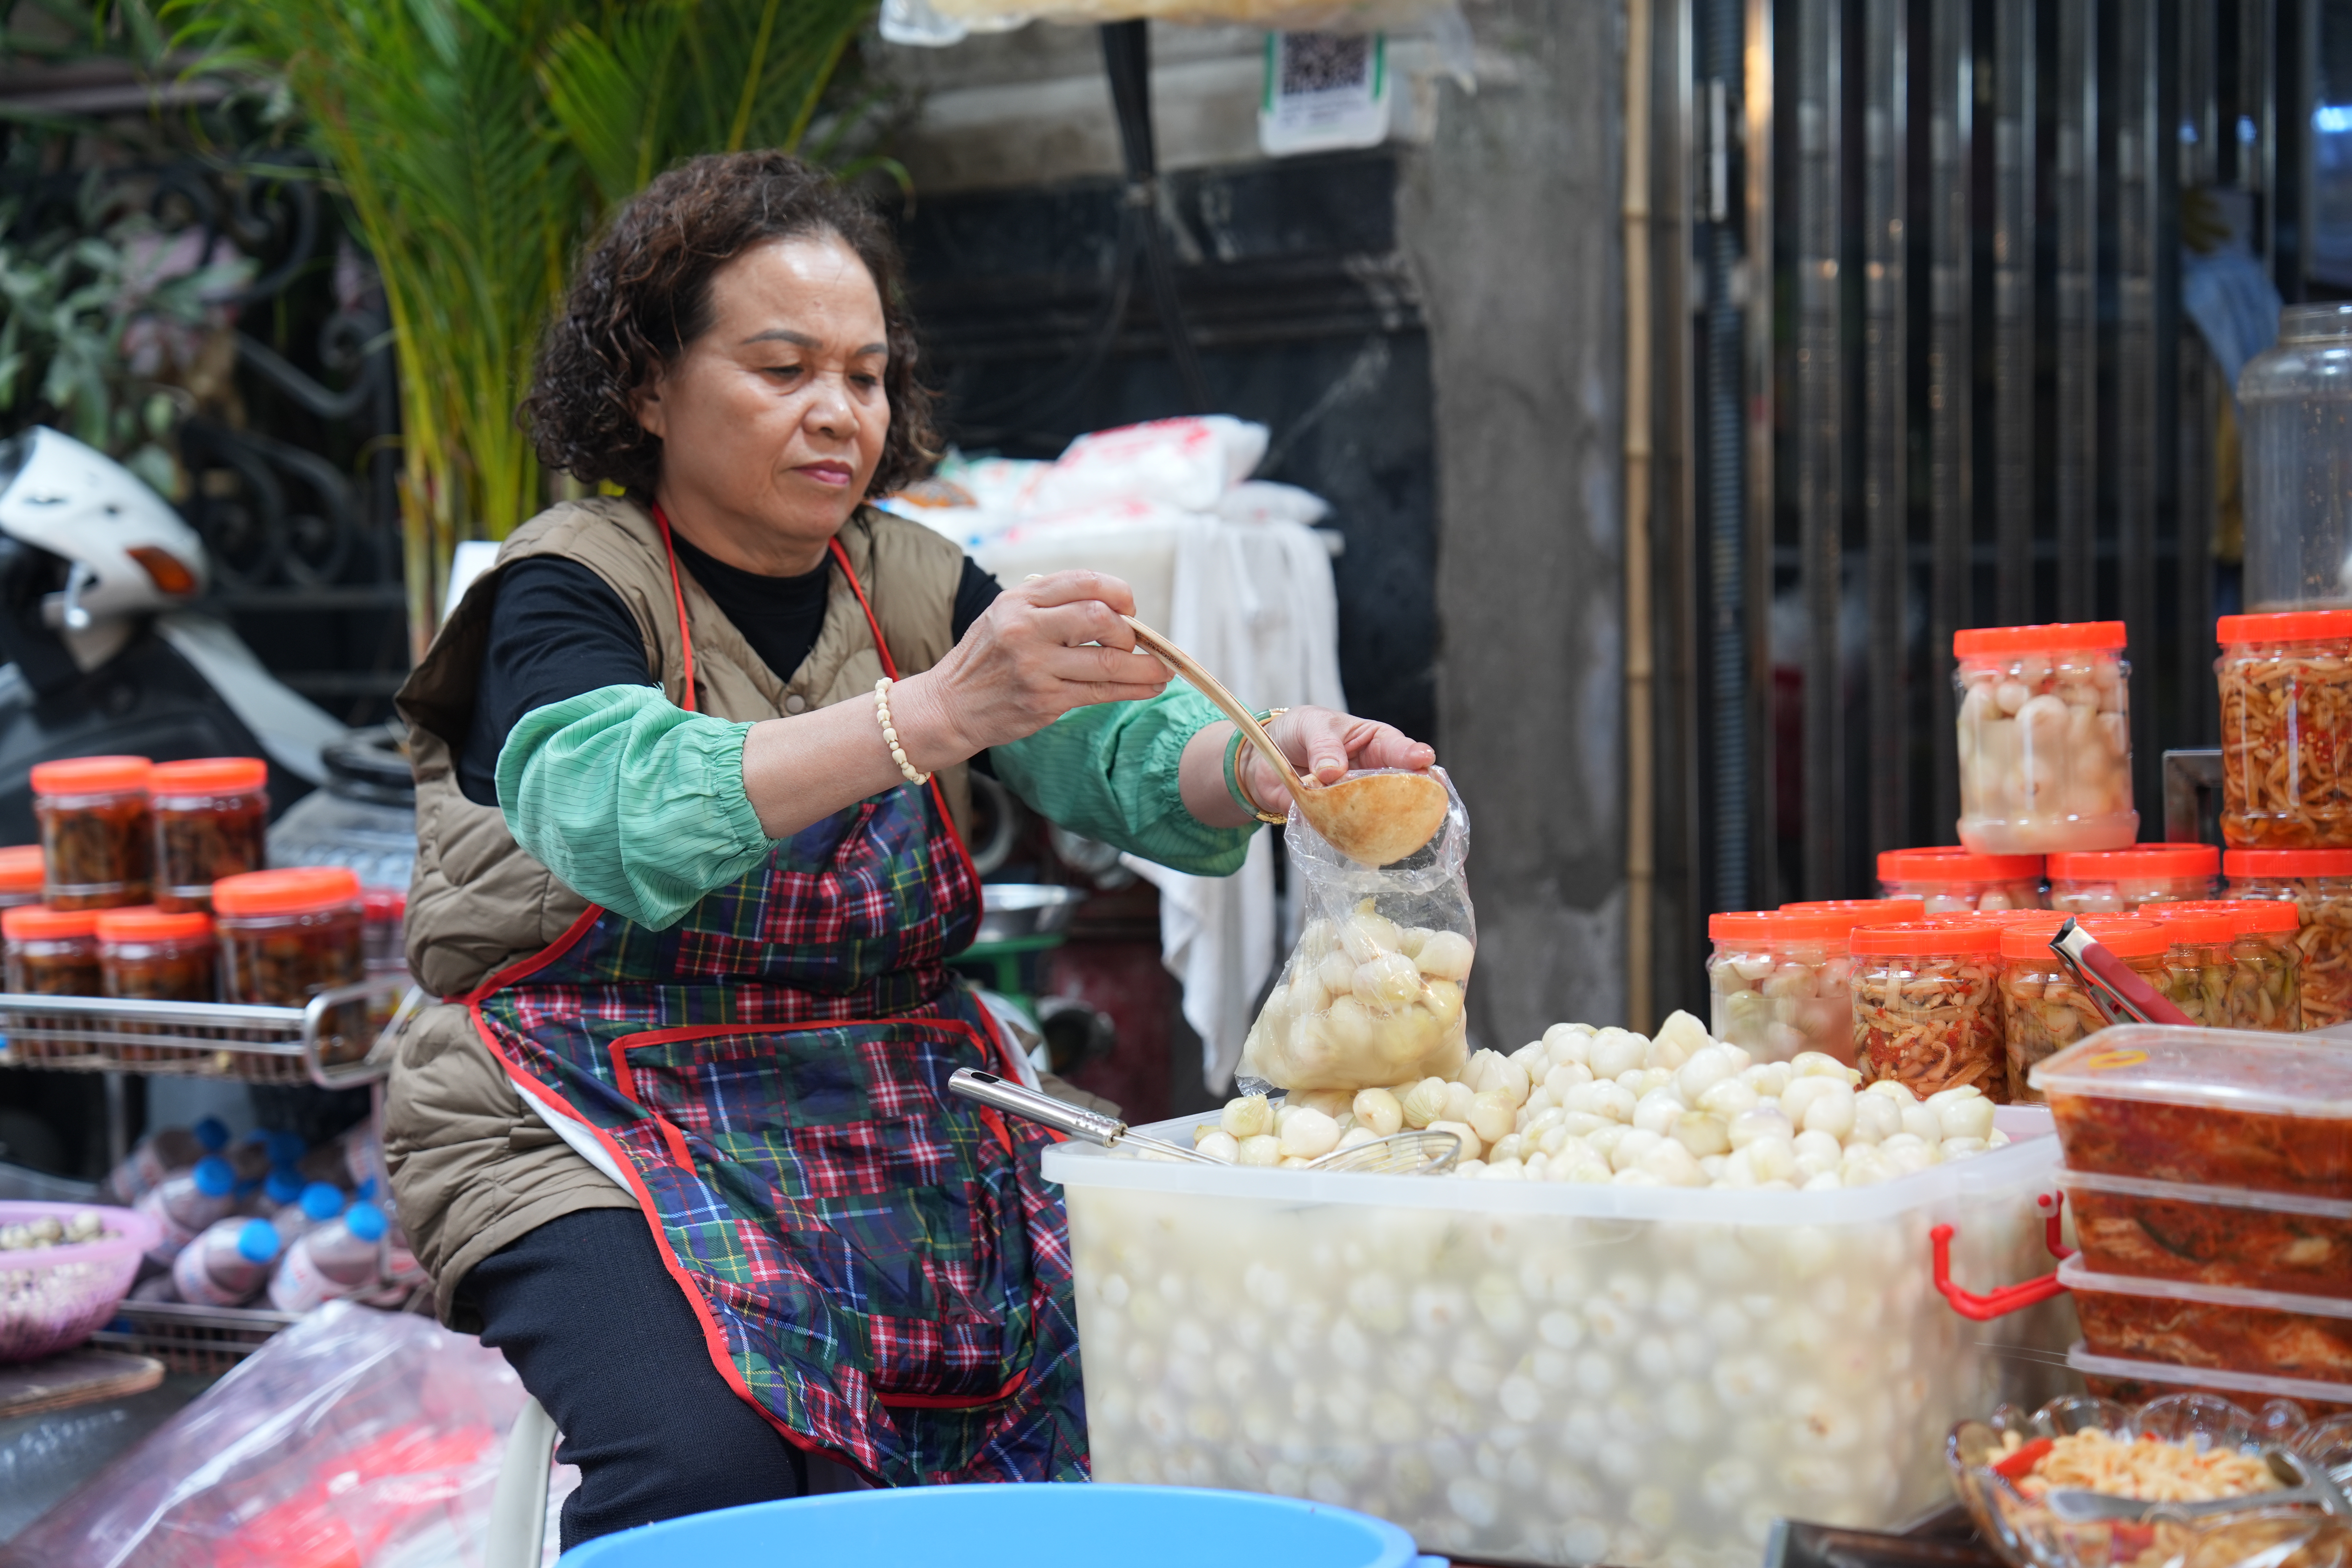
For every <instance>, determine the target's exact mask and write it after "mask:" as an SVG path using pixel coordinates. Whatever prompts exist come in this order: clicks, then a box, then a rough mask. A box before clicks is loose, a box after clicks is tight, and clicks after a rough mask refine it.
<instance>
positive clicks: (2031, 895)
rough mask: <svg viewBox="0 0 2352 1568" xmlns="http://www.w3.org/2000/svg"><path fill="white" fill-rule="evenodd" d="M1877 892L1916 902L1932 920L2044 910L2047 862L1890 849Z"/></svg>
mask: <svg viewBox="0 0 2352 1568" xmlns="http://www.w3.org/2000/svg"><path fill="white" fill-rule="evenodd" d="M1878 888H1879V891H1881V892H1883V893H1885V895H1886V896H1887V897H1888V898H1890V899H1917V900H1920V901H1921V902H1922V903H1924V904H1925V905H1926V906H1927V912H1928V913H1929V914H1931V915H1955V914H1992V913H1997V912H1999V911H2000V910H2038V909H2040V908H2041V907H2042V857H2041V856H2039V855H1979V854H1978V853H1977V852H1976V851H1974V850H1973V849H1969V848H1967V847H1963V846H1961V845H1958V844H1951V845H1937V846H1935V847H1931V848H1925V849H1885V850H1881V851H1880V852H1879V856H1878Z"/></svg>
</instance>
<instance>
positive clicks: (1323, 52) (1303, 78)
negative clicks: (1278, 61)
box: [1281, 33, 1372, 98]
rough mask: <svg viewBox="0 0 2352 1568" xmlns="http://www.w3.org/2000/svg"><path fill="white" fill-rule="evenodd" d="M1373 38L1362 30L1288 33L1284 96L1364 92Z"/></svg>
mask: <svg viewBox="0 0 2352 1568" xmlns="http://www.w3.org/2000/svg"><path fill="white" fill-rule="evenodd" d="M1371 74H1372V40H1371V39H1370V38H1369V37H1364V36H1362V35H1360V34H1358V35H1353V36H1350V35H1346V34H1340V33H1285V34H1284V35H1283V36H1282V78H1281V80H1282V96H1283V97H1285V98H1303V97H1307V96H1308V95H1309V94H1313V93H1324V92H1361V91H1362V90H1363V89H1364V87H1365V85H1366V84H1367V83H1368V82H1369V81H1370V79H1371Z"/></svg>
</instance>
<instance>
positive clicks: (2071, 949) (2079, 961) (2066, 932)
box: [2050, 918, 2189, 1024]
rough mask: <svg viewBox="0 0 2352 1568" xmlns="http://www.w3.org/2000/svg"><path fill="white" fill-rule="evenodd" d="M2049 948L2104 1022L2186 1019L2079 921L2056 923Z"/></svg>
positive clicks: (2146, 1022) (2175, 1021)
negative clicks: (2058, 924) (2085, 994)
mask: <svg viewBox="0 0 2352 1568" xmlns="http://www.w3.org/2000/svg"><path fill="white" fill-rule="evenodd" d="M2050 951H2051V952H2054V953H2056V954H2057V955H2058V962H2059V963H2063V964H2064V965H2065V966H2066V972H2067V973H2069V974H2072V975H2073V976H2074V979H2075V981H2076V983H2077V984H2080V985H2081V986H2082V987H2083V989H2084V991H2086V992H2088V993H2089V994H2090V997H2091V1005H2093V1006H2095V1007H2096V1008H2098V1010H2099V1016H2101V1017H2103V1018H2105V1019H2106V1021H2107V1022H2108V1023H2110V1024H2123V1023H2133V1024H2186V1023H2188V1022H2189V1015H2188V1014H2186V1013H2184V1012H2182V1011H2181V1010H2180V1009H2179V1008H2178V1007H2176V1006H2174V1005H2172V1004H2171V1003H2169V1002H2168V1001H2166V1000H2165V999H2164V998H2163V997H2162V996H2160V995H2158V994H2157V990H2156V987H2155V986H2153V985H2150V984H2148V983H2147V981H2146V980H2143V979H2142V978H2140V976H2139V975H2138V974H2137V973H2135V972H2134V970H2133V969H2132V967H2131V965H2129V964H2127V963H2125V962H2124V961H2123V960H2122V959H2120V958H2117V957H2116V955H2115V954H2114V953H2112V952H2108V951H2107V950H2106V949H2105V948H2104V947H2101V946H2100V945H2099V942H2098V939H2097V938H2095V937H2094V936H2093V935H2092V934H2091V933H2090V932H2089V931H2084V929H2083V927H2082V925H2081V923H2080V922H2079V921H2074V920H2073V919H2071V918H2070V919H2068V921H2066V923H2065V924H2064V925H2062V926H2060V927H2059V928H2058V933H2057V934H2056V935H2055V936H2053V937H2052V938H2051V939H2050Z"/></svg>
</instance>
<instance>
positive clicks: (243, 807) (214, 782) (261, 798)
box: [147, 757, 269, 913]
mask: <svg viewBox="0 0 2352 1568" xmlns="http://www.w3.org/2000/svg"><path fill="white" fill-rule="evenodd" d="M147 805H148V811H149V812H150V814H151V815H152V816H153V818H154V822H155V907H156V908H157V909H159V910H166V911H177V910H195V911H197V912H199V913H209V912H210V911H211V910H212V907H213V884H214V883H215V882H217V881H219V880H220V879H222V878H223V877H239V876H243V875H244V874H245V873H246V872H247V871H258V870H260V869H261V868H262V865H263V863H264V858H265V857H264V852H263V847H262V837H263V835H264V834H265V833H266V832H267V831H268V826H269V764H268V763H265V762H263V761H262V760H261V759H259V758H258V757H199V758H197V759H196V760H194V761H193V762H184V763H156V764H155V771H154V772H153V773H150V774H149V775H148V778H147Z"/></svg>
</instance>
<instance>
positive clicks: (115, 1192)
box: [99, 1116, 228, 1204]
mask: <svg viewBox="0 0 2352 1568" xmlns="http://www.w3.org/2000/svg"><path fill="white" fill-rule="evenodd" d="M227 1147H228V1123H226V1122H225V1121H222V1120H221V1119H220V1118H219V1117H217V1116H207V1117H205V1118H204V1119H203V1120H202V1121H198V1122H197V1123H196V1124H195V1125H194V1127H165V1128H162V1129H159V1130H158V1131H153V1132H150V1133H149V1134H148V1135H147V1136H146V1137H144V1138H142V1139H141V1140H139V1142H137V1143H135V1144H133V1145H131V1152H130V1153H129V1154H128V1155H127V1156H125V1157H124V1159H123V1161H122V1163H121V1164H119V1165H117V1166H115V1167H114V1169H112V1170H111V1171H109V1172H108V1173H106V1180H105V1181H104V1182H103V1183H101V1184H100V1188H99V1195H100V1197H101V1198H105V1199H107V1200H108V1201H110V1202H113V1203H120V1204H135V1203H137V1202H138V1201H139V1200H140V1199H141V1198H143V1197H145V1196H146V1195H147V1194H149V1193H152V1192H153V1191H154V1190H155V1189H156V1188H157V1187H160V1186H162V1185H163V1183H164V1182H165V1181H166V1180H167V1179H169V1178H170V1177H172V1176H173V1175H175V1174H177V1173H179V1172H182V1171H185V1170H189V1169H191V1168H192V1167H194V1164H195V1163H196V1162H197V1161H199V1160H201V1159H203V1158H204V1157H205V1155H207V1154H217V1153H220V1152H222V1151H224V1150H226V1148H227Z"/></svg>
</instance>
